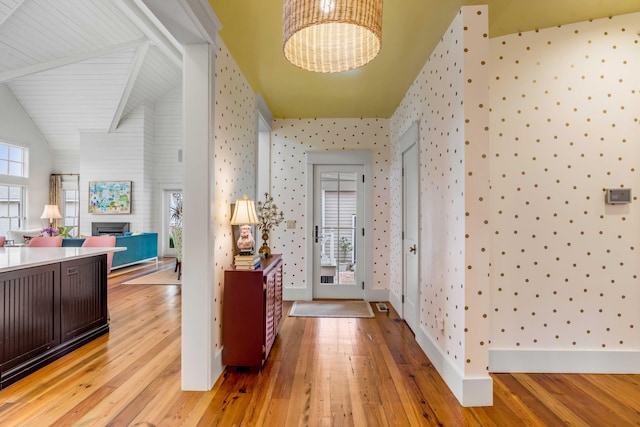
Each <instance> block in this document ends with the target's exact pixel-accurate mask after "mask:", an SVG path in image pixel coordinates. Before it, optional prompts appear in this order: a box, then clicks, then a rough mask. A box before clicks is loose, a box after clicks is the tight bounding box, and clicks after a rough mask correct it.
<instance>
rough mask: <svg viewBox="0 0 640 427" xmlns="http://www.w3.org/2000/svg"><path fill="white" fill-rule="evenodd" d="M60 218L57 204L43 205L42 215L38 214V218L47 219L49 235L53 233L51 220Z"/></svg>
mask: <svg viewBox="0 0 640 427" xmlns="http://www.w3.org/2000/svg"><path fill="white" fill-rule="evenodd" d="M60 218H62V215H60V209H58V205H44V210H43V211H42V215H40V219H48V220H49V236H51V235H52V234H53V231H52V230H53V220H54V219H60Z"/></svg>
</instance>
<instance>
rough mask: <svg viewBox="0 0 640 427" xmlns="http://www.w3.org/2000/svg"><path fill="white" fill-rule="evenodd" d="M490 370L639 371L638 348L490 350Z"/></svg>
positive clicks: (620, 372)
mask: <svg viewBox="0 0 640 427" xmlns="http://www.w3.org/2000/svg"><path fill="white" fill-rule="evenodd" d="M489 371H490V372H529V373H557V374H640V351H637V350H624V351H623V350H510V349H509V350H507V349H504V350H500V349H493V350H489Z"/></svg>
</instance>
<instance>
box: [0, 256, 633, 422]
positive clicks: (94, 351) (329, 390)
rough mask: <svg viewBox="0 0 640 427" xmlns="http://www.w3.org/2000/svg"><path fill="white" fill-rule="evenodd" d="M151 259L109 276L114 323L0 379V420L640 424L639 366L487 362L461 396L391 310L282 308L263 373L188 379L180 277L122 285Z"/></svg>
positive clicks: (149, 268) (112, 319)
mask: <svg viewBox="0 0 640 427" xmlns="http://www.w3.org/2000/svg"><path fill="white" fill-rule="evenodd" d="M168 265H169V264H168V262H167V263H166V264H165V263H161V268H162V267H167V266H168ZM154 269H155V264H151V265H150V266H145V267H143V268H137V269H134V270H128V271H126V272H123V271H120V272H117V271H116V274H118V275H116V276H114V275H112V276H111V277H110V279H109V308H110V312H111V331H110V333H109V334H108V335H107V336H104V337H101V338H99V339H98V340H96V341H94V342H92V343H90V344H88V345H86V346H85V347H83V348H81V349H79V350H77V351H75V352H73V353H72V354H70V355H68V356H66V357H64V358H62V359H60V360H58V361H57V362H55V363H53V364H52V365H49V366H47V367H45V368H43V369H41V370H40V371H38V372H36V373H34V374H32V375H31V376H29V377H27V378H25V379H23V380H21V381H19V382H17V383H15V384H13V385H11V386H9V387H8V388H6V389H5V390H2V391H0V426H38V427H39V426H46V425H55V426H70V425H82V426H107V425H109V426H130V425H131V426H152V425H153V426H180V425H185V426H194V425H202V426H235V425H238V426H239V425H243V426H263V425H265V426H307V425H308V426H367V425H371V426H377V425H394V426H420V425H424V426H431V425H433V426H438V425H440V426H463V425H466V426H516V425H532V426H560V425H573V426H630V425H640V375H545V374H536V375H527V374H514V375H510V374H500V375H493V378H494V403H495V405H494V406H493V407H487V408H462V407H461V406H460V405H459V404H458V402H457V401H456V399H455V397H454V396H453V395H452V394H451V392H450V391H449V389H448V388H447V387H446V385H445V384H444V382H443V381H442V380H441V378H440V377H439V375H438V374H437V372H436V371H435V369H434V368H433V367H432V366H431V364H430V362H429V360H428V359H427V358H426V357H425V356H424V354H423V353H422V351H421V350H420V349H419V347H418V345H417V344H416V342H415V340H414V339H413V336H412V334H411V332H410V330H409V329H408V328H407V326H406V325H405V324H404V323H403V322H402V321H401V320H399V319H398V317H397V315H396V313H395V312H393V311H392V312H391V313H389V314H383V313H379V312H377V311H376V310H374V311H376V317H375V319H306V318H294V317H285V320H284V323H283V325H282V329H281V330H280V335H279V336H278V338H277V339H276V344H275V347H274V350H273V352H272V354H271V356H270V357H269V360H268V361H267V363H266V365H265V368H264V369H263V371H262V372H261V373H259V374H256V373H250V372H244V373H236V372H225V373H224V375H223V376H222V377H221V378H220V379H219V380H218V382H217V383H216V385H215V387H214V389H213V390H211V391H208V392H184V391H181V390H180V289H179V287H177V286H159V285H122V282H123V281H126V280H128V279H130V278H132V277H135V276H139V275H142V274H144V273H146V272H148V271H150V270H154ZM288 307H290V303H289V304H287V308H288Z"/></svg>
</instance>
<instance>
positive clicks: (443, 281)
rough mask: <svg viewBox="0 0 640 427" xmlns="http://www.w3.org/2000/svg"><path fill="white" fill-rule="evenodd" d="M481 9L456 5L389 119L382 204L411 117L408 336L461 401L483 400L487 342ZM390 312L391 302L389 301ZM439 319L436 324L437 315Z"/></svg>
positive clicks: (397, 256)
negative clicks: (412, 301) (412, 313)
mask: <svg viewBox="0 0 640 427" xmlns="http://www.w3.org/2000/svg"><path fill="white" fill-rule="evenodd" d="M487 34H488V11H487V7H486V6H468V7H463V8H462V9H461V10H460V12H459V13H458V14H457V16H456V17H455V19H454V21H453V22H452V23H451V25H450V27H449V29H448V30H447V31H446V32H445V34H444V35H443V37H442V40H441V41H440V43H439V44H438V46H437V47H436V48H435V50H434V52H433V53H432V54H431V56H430V57H429V59H428V61H427V63H426V64H425V66H424V68H423V69H422V71H421V72H420V73H419V75H418V76H417V78H416V80H415V81H414V83H413V84H412V86H411V88H410V89H409V91H408V92H407V94H406V95H405V97H404V99H403V100H402V102H401V104H400V105H399V107H398V108H397V110H396V112H395V113H394V115H393V117H392V118H391V126H390V127H391V132H390V134H391V143H392V153H393V157H392V166H391V188H392V190H391V194H392V200H391V204H392V205H393V206H400V205H401V192H402V176H401V173H400V172H401V167H402V164H401V160H402V156H401V153H400V150H399V146H398V143H399V141H400V138H401V137H402V135H403V134H404V132H406V130H407V129H409V127H410V126H411V125H412V124H413V123H414V122H415V121H417V120H419V121H420V126H419V133H420V141H419V149H420V172H419V173H420V240H419V247H420V264H421V266H420V301H419V304H420V307H419V317H420V324H419V328H418V330H417V331H416V339H417V340H418V342H419V343H420V345H421V347H422V348H423V350H424V351H425V353H426V354H427V356H429V358H430V359H431V361H432V362H433V363H434V366H436V368H437V369H438V371H439V372H440V374H441V375H442V377H443V378H444V380H445V381H446V382H447V384H448V385H449V387H450V388H451V389H452V391H453V392H454V394H455V395H456V397H457V398H458V399H459V400H460V401H461V402H462V403H463V404H464V405H466V406H469V405H472V406H473V405H488V404H491V402H492V393H491V387H492V384H491V379H490V377H489V376H488V372H487V366H488V346H489V292H488V290H489V252H488V250H487V246H488V241H489V226H488V222H487V218H488V214H489V210H488V206H487V203H486V200H488V196H489V193H488V191H489V180H488V178H489V174H488V170H489V165H488V158H487V153H488V151H489V135H488V132H487V129H488V124H489V111H488V98H489V94H488V69H487V67H486V65H485V64H486V63H487V59H488V53H489V52H488V47H489V45H488V37H487ZM400 214H401V210H399V209H398V210H394V211H393V214H392V217H391V232H392V242H391V245H390V247H391V254H390V259H391V262H392V270H391V277H392V278H393V280H392V283H391V290H392V292H393V294H394V296H393V297H392V298H391V302H392V303H394V304H395V305H399V304H400V298H398V295H400V294H401V292H402V258H401V257H402V254H401V249H402V244H401V224H402V218H401V217H400ZM396 309H399V307H397V306H396ZM438 318H442V319H443V320H444V331H441V330H440V329H439V328H438V327H437V326H436V319H438Z"/></svg>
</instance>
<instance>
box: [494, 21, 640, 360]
mask: <svg viewBox="0 0 640 427" xmlns="http://www.w3.org/2000/svg"><path fill="white" fill-rule="evenodd" d="M639 22H640V14H631V15H623V16H618V17H613V18H610V19H599V20H594V21H589V22H582V23H578V24H573V25H566V26H561V27H556V28H549V29H544V30H540V31H531V32H527V33H522V34H516V35H509V36H505V37H500V38H496V39H492V40H491V45H490V49H491V58H490V64H491V66H490V69H491V73H490V85H491V99H490V104H491V153H490V158H491V168H490V170H491V183H492V190H491V198H490V205H491V217H490V223H491V230H492V231H491V235H492V241H491V259H492V267H491V304H492V309H491V311H492V321H491V323H492V339H491V341H492V344H491V345H492V348H498V349H545V350H549V349H558V350H559V349H565V350H569V349H579V350H596V349H606V350H612V349H614V350H631V349H635V350H638V349H640V333H639V331H638V329H639V328H640V309H639V307H640V281H639V278H638V277H639V275H640V262H639V258H638V257H639V255H640V253H639V251H640V217H639V211H638V198H637V197H636V196H634V197H633V202H632V203H631V204H628V205H618V206H607V205H606V204H605V202H604V194H605V192H604V190H605V189H606V188H622V187H626V188H631V189H632V194H638V192H640V175H639V169H640V165H639V163H638V160H639V159H640V127H639V124H640V123H639V117H640V44H639V39H640V37H639V36H638V34H637V31H638V30H639V29H640V28H639Z"/></svg>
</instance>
